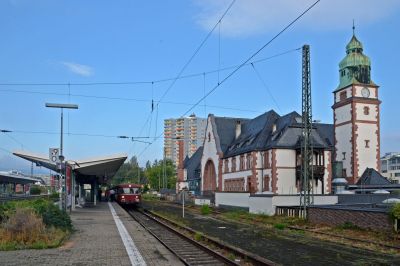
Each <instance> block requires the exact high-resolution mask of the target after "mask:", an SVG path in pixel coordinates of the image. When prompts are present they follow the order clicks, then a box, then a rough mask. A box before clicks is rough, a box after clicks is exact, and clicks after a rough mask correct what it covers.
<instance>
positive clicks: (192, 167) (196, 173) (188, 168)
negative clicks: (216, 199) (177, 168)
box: [183, 146, 203, 195]
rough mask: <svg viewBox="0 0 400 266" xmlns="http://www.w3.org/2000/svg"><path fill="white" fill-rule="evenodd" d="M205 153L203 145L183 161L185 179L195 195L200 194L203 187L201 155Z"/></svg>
mask: <svg viewBox="0 0 400 266" xmlns="http://www.w3.org/2000/svg"><path fill="white" fill-rule="evenodd" d="M202 153H203V146H201V147H200V148H198V149H197V151H196V152H195V153H194V154H193V155H192V156H191V157H190V158H189V157H188V156H186V158H185V160H184V161H183V164H184V168H185V173H184V175H185V176H184V180H185V181H186V183H187V185H188V190H189V191H190V192H191V193H192V194H193V195H200V187H201V155H202Z"/></svg>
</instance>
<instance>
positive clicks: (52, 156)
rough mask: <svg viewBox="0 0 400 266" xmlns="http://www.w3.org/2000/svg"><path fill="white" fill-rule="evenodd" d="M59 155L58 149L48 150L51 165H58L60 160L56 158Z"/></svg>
mask: <svg viewBox="0 0 400 266" xmlns="http://www.w3.org/2000/svg"><path fill="white" fill-rule="evenodd" d="M59 155H60V149H59V148H50V149H49V160H50V162H51V163H58V162H60V159H59V158H58V156H59Z"/></svg>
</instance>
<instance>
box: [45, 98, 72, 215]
mask: <svg viewBox="0 0 400 266" xmlns="http://www.w3.org/2000/svg"><path fill="white" fill-rule="evenodd" d="M46 107H49V108H59V109H61V139H60V155H59V157H58V158H59V160H60V162H61V175H62V174H63V169H62V168H63V167H62V165H63V161H64V159H65V157H64V155H63V124H64V123H63V122H64V114H63V113H64V112H63V110H64V109H78V105H77V104H62V103H46ZM65 171H66V169H65V167H64V199H63V200H64V205H63V209H64V211H67V178H66V176H65V174H66V172H65Z"/></svg>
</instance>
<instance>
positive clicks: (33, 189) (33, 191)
mask: <svg viewBox="0 0 400 266" xmlns="http://www.w3.org/2000/svg"><path fill="white" fill-rule="evenodd" d="M40 192H41V190H40V187H39V186H35V185H33V186H32V187H31V189H30V193H31V195H40Z"/></svg>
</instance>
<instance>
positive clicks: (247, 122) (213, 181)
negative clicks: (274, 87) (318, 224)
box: [201, 110, 333, 194]
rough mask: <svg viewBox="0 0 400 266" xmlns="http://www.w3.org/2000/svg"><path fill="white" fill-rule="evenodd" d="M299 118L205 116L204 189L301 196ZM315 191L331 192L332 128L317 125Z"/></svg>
mask: <svg viewBox="0 0 400 266" xmlns="http://www.w3.org/2000/svg"><path fill="white" fill-rule="evenodd" d="M301 135H302V128H301V116H300V115H299V114H298V113H296V112H292V113H289V114H287V115H285V116H279V115H278V114H277V113H276V112H274V111H273V110H271V111H269V112H266V113H264V114H262V115H260V116H258V117H256V118H254V119H240V118H227V117H215V116H214V115H209V117H208V123H207V128H206V138H205V141H204V146H203V155H202V158H201V166H202V167H201V169H204V170H203V172H202V191H203V193H205V194H207V191H209V192H211V193H212V192H214V191H232V192H233V191H235V192H237V191H248V192H250V193H258V192H269V193H274V194H296V193H299V192H300V167H301V164H300V163H301V156H300V155H301V146H300V139H301ZM312 142H313V144H314V154H313V158H314V166H313V167H314V178H315V179H314V191H315V193H318V194H326V193H330V192H331V187H330V184H331V178H332V173H331V170H332V168H331V151H332V148H333V146H332V145H333V126H332V125H328V124H315V125H314V127H313V130H312Z"/></svg>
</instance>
